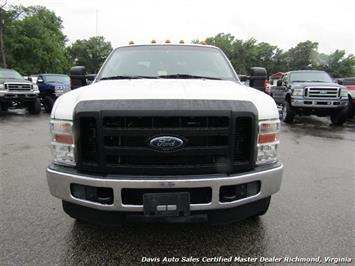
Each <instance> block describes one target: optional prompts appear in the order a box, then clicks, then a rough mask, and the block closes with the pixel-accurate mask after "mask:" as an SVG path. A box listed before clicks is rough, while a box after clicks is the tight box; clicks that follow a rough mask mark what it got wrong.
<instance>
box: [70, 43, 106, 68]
mask: <svg viewBox="0 0 355 266" xmlns="http://www.w3.org/2000/svg"><path fill="white" fill-rule="evenodd" d="M111 51H112V46H111V43H110V42H106V41H105V38H104V37H102V36H98V37H91V38H90V39H87V40H77V41H76V42H74V43H73V44H72V45H71V46H69V47H68V52H69V54H70V56H71V60H72V62H73V64H75V65H82V66H85V67H86V70H87V72H88V73H97V72H98V70H99V69H100V67H101V65H102V64H103V62H104V61H105V59H106V57H107V56H108V55H109V53H110V52H111Z"/></svg>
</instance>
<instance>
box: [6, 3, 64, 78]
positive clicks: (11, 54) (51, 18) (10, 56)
mask: <svg viewBox="0 0 355 266" xmlns="http://www.w3.org/2000/svg"><path fill="white" fill-rule="evenodd" d="M10 14H12V16H11V17H10V18H9V19H8V25H7V26H6V28H5V46H6V49H7V51H6V56H7V61H8V66H9V67H10V68H14V69H16V70H18V71H19V72H21V73H22V74H26V75H29V74H33V73H40V72H54V73H66V72H67V71H68V69H69V57H68V54H67V52H66V49H65V42H66V36H65V35H64V34H63V32H62V28H63V27H62V20H61V19H60V18H59V17H57V16H56V15H55V13H54V12H52V11H50V10H48V9H47V8H45V7H42V6H30V7H23V6H17V7H13V8H12V9H11V10H10Z"/></svg>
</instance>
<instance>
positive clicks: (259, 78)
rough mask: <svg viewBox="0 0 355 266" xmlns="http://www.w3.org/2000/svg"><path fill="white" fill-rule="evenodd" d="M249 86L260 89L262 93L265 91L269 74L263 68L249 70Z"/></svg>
mask: <svg viewBox="0 0 355 266" xmlns="http://www.w3.org/2000/svg"><path fill="white" fill-rule="evenodd" d="M249 76H250V77H249V79H250V83H249V86H250V87H252V88H254V89H258V90H261V91H265V80H267V72H266V69H265V68H263V67H252V68H251V69H250V70H249Z"/></svg>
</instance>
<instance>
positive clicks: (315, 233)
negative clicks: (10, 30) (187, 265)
mask: <svg viewBox="0 0 355 266" xmlns="http://www.w3.org/2000/svg"><path fill="white" fill-rule="evenodd" d="M48 122H49V116H48V115H46V114H41V115H39V116H29V115H27V114H26V113H24V112H22V111H10V112H8V113H2V114H0V265H21V264H30V265H38V264H40V265H48V264H61V265H64V264H65V265H67V264H73V265H77V264H105V265H106V264H138V263H139V262H141V260H142V257H150V258H153V257H160V258H161V259H162V258H163V257H164V256H166V257H174V256H175V257H179V258H181V257H190V256H192V257H195V258H202V257H204V256H206V257H214V256H217V257H218V256H223V257H229V256H241V257H261V256H264V257H273V256H278V257H285V256H291V257H295V256H298V257H317V256H320V257H321V259H322V260H323V261H324V257H325V256H330V257H354V250H355V245H354V235H355V226H354V213H355V212H354V202H355V201H354V178H355V176H354V159H355V120H350V121H348V122H347V124H346V125H344V126H343V127H341V128H332V127H330V126H329V119H328V118H317V117H303V118H298V119H296V121H295V124H294V125H292V126H289V125H283V128H282V135H281V142H282V145H281V148H280V158H281V161H282V162H283V163H284V165H285V172H284V177H283V184H282V188H281V191H280V192H279V193H277V194H276V195H274V196H273V198H272V201H271V206H270V209H269V211H268V213H267V214H266V215H265V216H263V217H261V218H259V219H248V220H245V221H242V222H239V223H236V224H232V225H228V226H210V225H207V224H197V225H196V224H194V225H188V224H180V225H173V224H166V225H165V224H164V225H154V224H153V225H152V224H148V225H147V224H130V225H128V226H126V227H123V228H107V227H100V226H95V225H90V224H83V223H76V222H75V221H74V220H73V219H71V218H69V217H68V216H67V215H65V214H64V212H63V211H62V208H61V201H60V200H58V199H56V198H54V197H52V196H51V195H50V194H49V191H48V187H47V181H46V176H45V168H46V166H47V165H48V163H49V161H50V159H51V156H50V150H49V129H48V125H49V124H48Z"/></svg>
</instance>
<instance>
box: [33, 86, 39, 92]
mask: <svg viewBox="0 0 355 266" xmlns="http://www.w3.org/2000/svg"><path fill="white" fill-rule="evenodd" d="M32 86H33V91H34V92H37V93H38V92H39V89H38V85H36V84H33V85H32Z"/></svg>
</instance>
